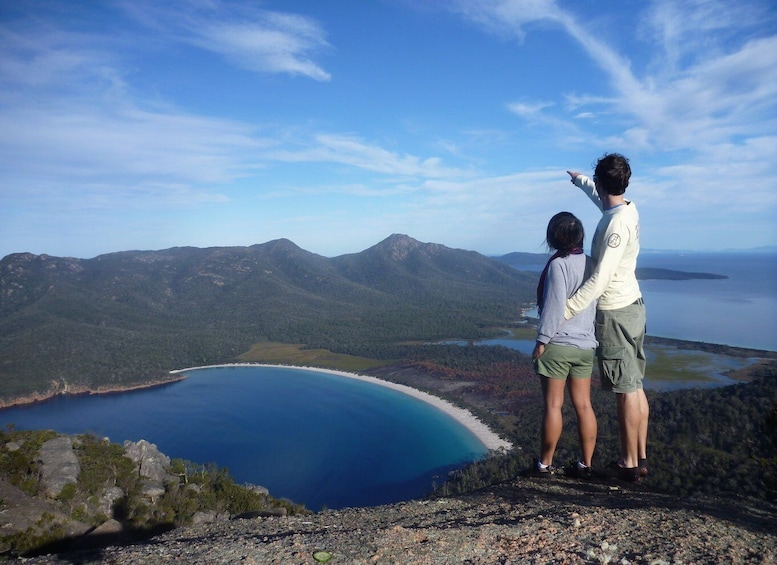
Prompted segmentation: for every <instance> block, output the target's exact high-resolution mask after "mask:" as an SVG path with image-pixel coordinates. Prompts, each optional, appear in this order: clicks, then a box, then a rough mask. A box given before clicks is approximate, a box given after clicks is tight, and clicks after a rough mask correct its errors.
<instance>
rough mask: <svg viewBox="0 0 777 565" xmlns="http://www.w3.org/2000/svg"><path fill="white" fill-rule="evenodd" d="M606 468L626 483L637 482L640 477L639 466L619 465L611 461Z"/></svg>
mask: <svg viewBox="0 0 777 565" xmlns="http://www.w3.org/2000/svg"><path fill="white" fill-rule="evenodd" d="M608 469H609V470H611V471H612V472H613V473H614V475H615V478H617V479H620V480H621V481H625V482H627V483H638V482H639V481H640V480H641V479H642V475H641V474H640V468H639V467H621V466H620V465H619V464H618V462H617V461H613V462H612V463H610V464H609V465H608Z"/></svg>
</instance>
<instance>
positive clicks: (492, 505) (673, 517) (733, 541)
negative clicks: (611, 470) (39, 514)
mask: <svg viewBox="0 0 777 565" xmlns="http://www.w3.org/2000/svg"><path fill="white" fill-rule="evenodd" d="M319 556H323V557H324V558H327V557H330V556H331V563H362V564H367V563H376V564H384V563H385V564H393V565H424V564H429V565H431V564H433V563H434V564H441V565H446V564H454V563H469V564H472V565H491V564H496V563H505V564H511V565H518V564H523V563H548V564H551V563H552V564H556V563H564V564H566V563H570V564H578V563H579V564H585V563H622V564H627V563H628V564H645V565H647V564H652V565H662V564H669V563H753V564H755V563H774V562H775V559H777V508H776V507H775V506H774V505H770V504H768V503H765V502H762V501H756V500H751V499H746V498H744V497H742V498H740V499H736V500H735V499H713V498H693V499H683V498H680V497H676V496H671V495H662V494H658V493H654V492H650V491H647V490H645V489H643V488H642V487H641V486H640V485H637V486H635V487H633V488H632V487H630V486H623V485H618V484H603V483H594V482H585V481H580V480H574V479H527V478H518V479H513V480H509V481H506V482H504V483H503V484H501V485H497V486H494V487H489V488H486V489H481V490H479V491H477V492H474V493H471V494H467V495H459V496H455V497H447V498H439V499H433V500H413V501H408V502H402V503H398V504H391V505H387V506H377V507H374V508H346V509H343V510H328V511H323V512H320V513H317V514H315V515H312V516H287V517H256V518H253V519H244V520H231V521H229V522H211V523H201V524H198V525H196V526H192V527H187V528H180V529H177V530H173V531H170V532H167V533H165V534H162V535H160V536H157V537H155V538H154V539H153V542H152V543H144V544H133V545H118V544H117V545H113V546H111V547H103V548H100V549H99V550H93V551H82V552H73V553H67V554H60V555H52V556H46V557H39V558H35V559H30V560H27V561H26V563H27V564H28V565H31V564H36V565H39V564H44V563H45V564H49V565H72V564H73V563H79V564H81V565H92V564H94V565H97V564H102V563H122V564H130V563H133V564H143V565H163V564H166V563H187V564H188V565H205V564H207V565H218V564H224V565H227V564H230V565H231V564H233V563H316V562H323V561H320V559H321V557H319ZM327 560H328V559H327Z"/></svg>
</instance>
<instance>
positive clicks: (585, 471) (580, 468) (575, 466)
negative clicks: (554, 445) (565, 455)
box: [564, 461, 591, 479]
mask: <svg viewBox="0 0 777 565" xmlns="http://www.w3.org/2000/svg"><path fill="white" fill-rule="evenodd" d="M564 474H565V475H569V476H570V477H573V478H575V479H590V478H591V467H589V466H588V465H585V464H584V463H583V462H582V461H577V462H573V463H570V464H569V466H568V467H567V468H566V469H565V473H564Z"/></svg>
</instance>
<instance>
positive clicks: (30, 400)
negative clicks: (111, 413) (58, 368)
mask: <svg viewBox="0 0 777 565" xmlns="http://www.w3.org/2000/svg"><path fill="white" fill-rule="evenodd" d="M170 374H172V371H171V372H170ZM185 378H186V375H181V376H180V377H175V378H170V379H166V380H160V381H153V382H144V383H137V384H134V385H126V386H117V387H111V386H98V387H97V388H85V387H73V388H71V387H69V386H68V387H66V388H63V389H55V390H53V391H50V392H44V393H36V394H31V395H29V396H22V397H19V398H15V399H13V400H12V401H6V400H0V410H5V409H6V408H16V407H19V406H29V405H30V404H37V403H38V402H45V401H47V400H51V399H52V398H56V397H57V396H91V395H103V394H121V393H122V392H132V391H135V390H144V389H147V388H154V387H157V386H164V385H169V384H173V383H177V382H178V381H182V380H184V379H185Z"/></svg>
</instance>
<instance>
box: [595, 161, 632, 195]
mask: <svg viewBox="0 0 777 565" xmlns="http://www.w3.org/2000/svg"><path fill="white" fill-rule="evenodd" d="M630 178H631V167H630V166H629V160H628V159H627V158H626V157H624V156H623V155H621V154H620V153H606V154H605V155H604V156H602V158H601V159H599V161H597V163H596V168H595V169H594V181H596V182H598V183H599V185H600V186H601V187H602V188H603V189H604V190H605V192H607V194H612V195H613V196H618V195H620V194H623V193H624V192H626V187H628V186H629V179H630Z"/></svg>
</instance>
